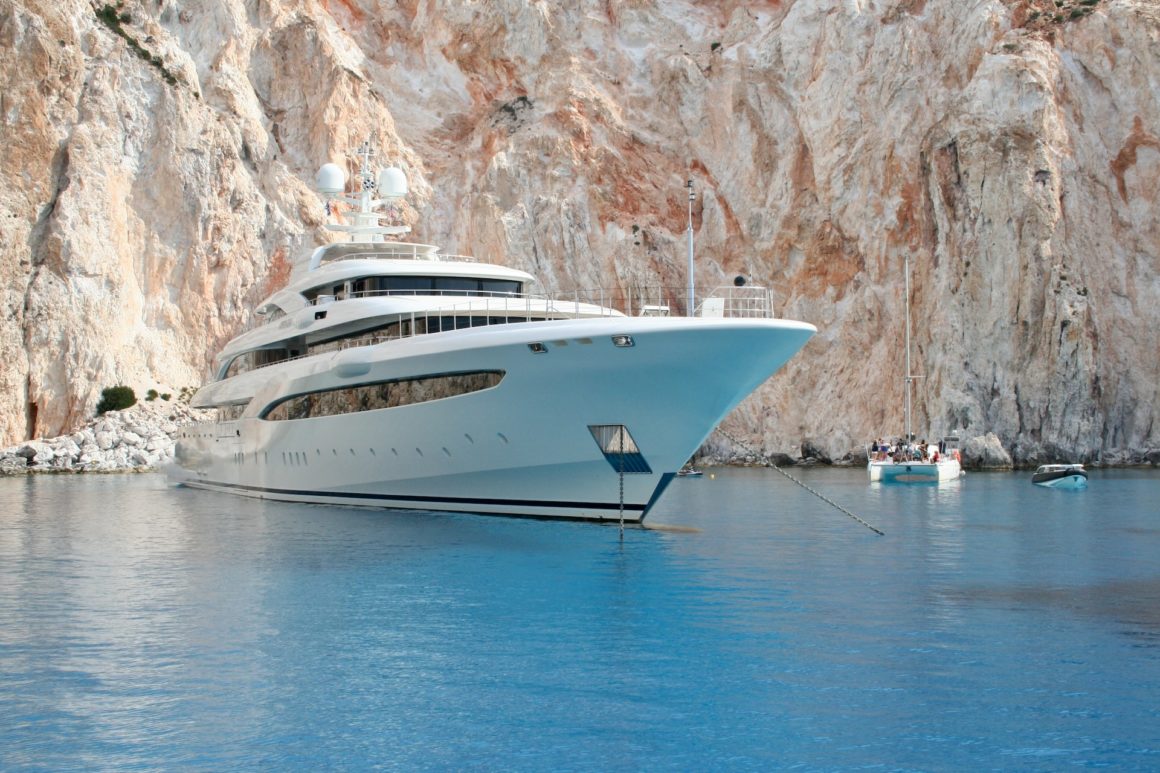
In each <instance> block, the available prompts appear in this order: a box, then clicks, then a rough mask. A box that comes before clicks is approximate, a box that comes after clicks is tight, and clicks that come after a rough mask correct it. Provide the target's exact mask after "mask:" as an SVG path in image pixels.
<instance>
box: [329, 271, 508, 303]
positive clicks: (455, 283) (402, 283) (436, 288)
mask: <svg viewBox="0 0 1160 773" xmlns="http://www.w3.org/2000/svg"><path fill="white" fill-rule="evenodd" d="M521 292H523V283H522V282H518V281H515V280H511V279H477V278H474V277H464V276H367V277H361V278H359V279H352V280H350V281H349V282H343V283H341V284H336V285H333V286H332V287H319V288H316V289H314V290H311V291H309V292H307V293H306V298H307V300H309V301H311V302H312V303H313V302H314V301H316V300H317V299H318V297H319V296H324V295H333V296H334V297H335V298H340V299H341V298H348V297H360V296H366V295H387V294H396V295H427V294H433V295H487V296H518V295H519V294H520V293H521Z"/></svg>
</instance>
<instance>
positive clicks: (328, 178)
mask: <svg viewBox="0 0 1160 773" xmlns="http://www.w3.org/2000/svg"><path fill="white" fill-rule="evenodd" d="M314 184H315V186H317V188H318V190H319V192H321V193H332V194H333V193H342V192H343V191H344V190H346V172H344V171H342V167H340V166H339V165H338V164H323V165H322V168H320V169H319V170H318V176H317V177H315V179H314Z"/></svg>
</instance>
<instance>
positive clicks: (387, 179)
mask: <svg viewBox="0 0 1160 773" xmlns="http://www.w3.org/2000/svg"><path fill="white" fill-rule="evenodd" d="M379 195H380V196H383V197H385V198H388V199H401V198H403V197H404V196H406V195H407V175H405V174H403V170H402V169H400V168H399V167H397V166H389V167H387V168H386V169H384V170H383V171H381V172H379Z"/></svg>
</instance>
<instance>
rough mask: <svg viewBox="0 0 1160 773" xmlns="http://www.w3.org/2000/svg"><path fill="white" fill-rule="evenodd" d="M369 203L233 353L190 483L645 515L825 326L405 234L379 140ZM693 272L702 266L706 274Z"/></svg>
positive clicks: (195, 442) (332, 182)
mask: <svg viewBox="0 0 1160 773" xmlns="http://www.w3.org/2000/svg"><path fill="white" fill-rule="evenodd" d="M360 155H361V158H362V164H361V171H360V174H359V177H360V183H361V185H360V190H358V191H356V192H354V193H350V194H348V193H345V192H344V191H345V188H346V181H345V174H344V173H343V171H342V170H341V169H340V168H339V167H338V166H336V165H334V164H327V165H325V166H323V168H322V169H321V170H320V171H319V175H318V188H319V190H320V192H322V193H323V194H324V195H325V196H326V197H327V210H328V212H330V211H331V207H332V205H333V204H334V203H335V202H344V203H346V204H348V205H350V207H351V213H350V217H349V219H350V221H351V222H348V223H346V224H342V225H331V226H329V227H330V228H332V229H334V230H339V231H345V232H347V233H349V235H350V240H349V241H343V242H336V243H332V244H328V245H325V246H322V247H319V248H317V249H316V250H314V251H313V252H312V253H310V254H308V255H306V256H304V258H303V259H302V260H300V261H299V262H298V263H297V264H296V265H295V266H294V269H293V272H292V274H291V276H290V280H289V283H288V285H287V286H286V287H285V288H284V289H282V290H281V291H279V292H276V293H274V294H273V295H272V296H270V297H269V298H268V299H266V300H265V301H263V302H262V304H261V305H260V306H259V308H258V309H257V312H258V314H259V315H260V316H261V317H262V320H263V321H262V323H261V324H260V325H259V326H257V327H256V328H254V329H252V330H250V331H249V332H246V333H244V334H242V335H240V336H238V337H237V338H235V339H234V340H232V341H230V343H229V344H228V345H227V346H226V347H225V348H224V349H223V350H222V352H221V354H220V355H219V357H218V362H217V368H216V371H215V373H214V375H213V378H212V380H211V382H210V383H208V384H207V385H205V386H204V387H202V388H201V389H200V390H199V391H198V392H197V394H196V395H195V396H194V398H193V401H192V405H193V406H194V407H196V408H214V409H216V410H217V420H216V421H213V422H205V423H202V424H198V425H194V426H191V427H188V428H186V429H185V430H184V431H183V432H182V433H181V435H180V437H179V440H178V444H177V448H176V452H175V457H176V463H177V468H176V469H175V471H174V477H175V478H176V479H177V480H178V481H180V482H182V483H184V484H186V485H189V486H195V487H201V488H206V489H213V490H217V491H225V492H231V493H236V494H242V495H247V496H252V497H262V498H268V499H277V500H287V501H299V502H315V503H329V504H339V505H370V506H376V507H385V508H397V509H419V510H432V511H440V512H468V513H480V514H496V515H507V516H527V517H536V518H564V519H579V520H591V521H617V520H618V519H619V520H621V521H622V522H628V523H632V522H640V521H641V520H643V519H644V517H645V515H646V514H647V513H648V511H649V509H650V508H651V507H652V506H653V505H654V504H655V503H656V502H657V500H658V498H659V497H660V496H661V494H662V493H663V492H664V490H665V487H666V486H667V485H668V484H669V482H670V481H671V480H672V478H673V477H674V476H675V475H676V474H677V472H678V471H679V470H680V469H681V468H682V466H683V465H684V464H685V462H686V461H687V460H688V459H689V458H690V457H691V456H692V455H693V453H694V452H695V451H696V450H697V448H698V447H699V446H700V444H701V443H702V442H703V441H704V440H705V438H706V437H707V436H708V435H709V433H710V432H711V431H712V430H713V428H714V427H715V426H716V425H717V423H718V422H719V421H720V420H721V419H722V418H723V417H724V416H725V415H726V414H727V413H728V412H729V411H730V410H731V409H732V408H733V407H734V406H736V405H737V404H738V403H739V402H740V401H741V400H742V399H743V398H745V396H746V395H748V394H750V393H751V392H752V391H753V390H754V389H756V388H757V387H758V386H759V385H760V384H761V383H762V382H763V381H765V380H766V379H767V378H768V377H769V376H770V375H772V374H773V373H774V372H775V371H776V370H778V369H779V368H780V367H781V366H782V365H783V364H784V363H785V362H786V361H787V360H788V359H789V358H790V357H791V356H792V355H793V354H794V353H795V352H797V351H798V349H800V348H801V347H802V346H803V345H804V344H805V342H806V341H807V340H808V339H809V338H810V336H811V335H813V334H814V333H815V332H816V330H815V328H814V327H813V326H812V325H809V324H806V323H803V322H795V321H790V320H781V319H774V318H772V303H771V300H770V296H769V293H768V292H767V291H765V290H763V289H761V288H754V287H732V288H729V289H728V291H726V292H723V293H719V294H715V295H714V297H711V298H707V299H705V300H704V301H703V302H702V304H701V306H700V308H699V316H691V317H675V316H668V314H667V310H668V309H667V306H666V304H665V303H664V302H663V300H662V301H660V302H654V303H647V304H645V303H636V304H635V309H633V310H632V311H633V314H632V315H629V314H625V313H623V312H621V311H617V310H615V309H614V308H612V302H611V301H609V300H604V299H602V298H601V297H600V295H598V294H593V295H592V296H591V297H588V298H584V297H581V295H580V294H572V295H569V296H568V297H567V298H562V297H549V296H545V295H537V294H533V293H532V292H530V288H531V285H532V283H533V281H534V280H533V277H532V276H531V275H529V274H527V273H525V272H523V271H518V270H515V269H512V268H507V267H504V266H499V265H491V264H488V263H481V262H475V261H474V260H472V259H469V258H464V257H461V256H447V255H442V254H440V253H439V251H438V249H437V248H436V247H434V246H431V245H426V244H415V243H409V242H402V241H395V240H394V239H397V238H398V237H400V236H402V235H403V234H405V233H407V232H408V231H409V228H407V227H406V226H400V225H390V224H386V225H384V224H383V221H384V219H386V216H385V215H383V214H381V213H380V211H379V210H380V209H381V208H382V207H383V205H385V204H388V203H390V202H391V201H392V200H395V199H399V198H401V197H403V196H405V194H406V178H405V177H404V176H403V173H402V172H401V171H400V170H399V169H397V168H394V167H392V168H388V169H385V170H383V171H382V172H380V173H379V174H378V175H377V176H376V174H375V172H374V170H373V168H372V165H371V161H372V158H373V152H372V151H371V150H370V149H369V148H368V146H366V145H364V146H363V148H362V149H360ZM690 282H691V279H690Z"/></svg>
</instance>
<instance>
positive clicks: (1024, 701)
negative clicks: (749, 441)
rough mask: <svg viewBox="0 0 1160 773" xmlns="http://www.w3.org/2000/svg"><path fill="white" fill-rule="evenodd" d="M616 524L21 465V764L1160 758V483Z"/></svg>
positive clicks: (883, 493)
mask: <svg viewBox="0 0 1160 773" xmlns="http://www.w3.org/2000/svg"><path fill="white" fill-rule="evenodd" d="M794 474H795V475H797V476H799V477H801V478H802V479H803V480H805V481H806V482H808V483H809V484H810V485H811V486H812V487H814V488H816V489H818V490H819V491H822V492H823V493H825V494H826V495H827V496H829V497H830V498H832V499H834V500H835V501H838V502H840V503H842V504H843V505H845V506H847V507H849V508H850V509H851V510H853V511H854V512H856V513H858V514H859V515H860V516H862V517H863V518H865V519H866V520H867V521H869V522H871V523H873V524H874V525H876V526H878V527H879V528H881V529H882V530H884V531H885V532H886V535H885V536H882V537H880V536H877V535H875V534H873V533H872V532H870V531H869V530H868V529H866V528H865V527H863V526H861V525H859V524H858V523H856V522H855V521H853V520H851V519H850V518H848V517H846V516H845V515H843V514H842V513H840V512H838V511H837V510H835V509H833V508H831V507H830V506H828V505H826V504H825V503H823V502H821V501H819V500H818V499H816V498H814V497H813V496H812V495H810V494H809V493H808V492H806V491H804V490H803V489H801V488H799V487H797V486H795V485H794V484H793V483H791V482H790V481H788V480H786V479H785V478H783V477H781V476H780V475H778V474H777V472H775V471H773V470H762V469H726V470H715V471H709V472H707V473H706V475H705V477H704V478H701V479H684V480H677V481H675V482H674V484H673V485H672V486H671V487H670V488H669V491H668V492H667V493H666V495H665V497H664V499H663V500H662V502H661V504H660V506H659V510H658V511H655V512H654V513H653V514H652V515H651V516H650V521H653V522H654V524H668V525H673V526H680V527H685V528H684V529H683V530H676V529H668V530H637V529H630V530H626V532H625V534H624V539H623V542H621V540H620V539H619V536H618V531H617V529H616V528H615V527H602V526H594V525H590V524H569V523H553V522H539V521H525V520H512V519H504V518H487V517H478V516H457V515H423V514H409V513H399V512H385V511H373V510H360V509H346V508H336V507H314V506H301V505H288V504H278V503H268V502H260V501H255V500H247V499H241V498H234V497H230V496H226V495H219V494H213V493H208V492H203V491H194V490H190V489H184V488H174V487H172V486H170V485H169V484H168V483H167V482H166V480H165V478H164V477H163V476H161V475H153V474H150V475H123V476H69V477H63V476H30V477H27V478H6V479H0V769H3V770H6V771H12V770H123V769H133V770H171V769H175V768H184V769H201V770H230V769H248V770H253V769H310V770H321V769H352V770H358V769H367V768H373V767H378V768H385V769H397V770H446V769H484V770H642V769H644V770H681V771H701V770H727V771H733V770H770V769H785V768H795V769H802V770H834V769H857V768H879V769H888V770H890V769H901V770H1063V769H1071V768H1076V767H1110V768H1114V769H1117V770H1158V769H1160V474H1158V473H1156V472H1151V471H1097V472H1093V473H1092V476H1091V485H1090V487H1089V489H1088V490H1087V491H1086V492H1081V493H1075V492H1057V491H1050V490H1044V489H1039V488H1036V487H1033V486H1032V485H1031V484H1030V482H1029V474H1026V473H1018V474H997V473H996V474H974V475H969V476H968V477H967V478H966V479H964V480H963V481H961V482H960V483H958V484H952V485H950V486H945V485H944V486H943V487H941V488H926V487H918V488H912V487H886V486H881V485H875V486H871V485H869V484H868V483H867V482H866V479H865V472H864V471H863V470H861V469H858V470H832V469H825V470H813V471H811V470H806V471H795V473H794Z"/></svg>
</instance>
